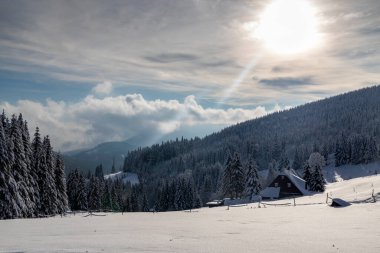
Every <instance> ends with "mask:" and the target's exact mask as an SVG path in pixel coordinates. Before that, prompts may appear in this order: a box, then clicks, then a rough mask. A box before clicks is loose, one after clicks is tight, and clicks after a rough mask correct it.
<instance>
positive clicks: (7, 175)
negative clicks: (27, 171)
mask: <svg viewBox="0 0 380 253" xmlns="http://www.w3.org/2000/svg"><path fill="white" fill-rule="evenodd" d="M2 116H3V117H5V113H4V111H3V115H2ZM2 121H4V122H5V119H2ZM7 144H8V141H7V136H6V133H5V130H4V127H3V124H1V122H0V168H1V169H0V219H11V218H17V217H21V215H22V210H21V208H20V206H19V204H18V199H19V198H20V195H19V194H18V187H17V183H16V181H15V180H14V179H13V175H12V173H11V168H10V167H11V162H12V160H11V157H10V154H9V151H11V150H9V149H8V145H7Z"/></svg>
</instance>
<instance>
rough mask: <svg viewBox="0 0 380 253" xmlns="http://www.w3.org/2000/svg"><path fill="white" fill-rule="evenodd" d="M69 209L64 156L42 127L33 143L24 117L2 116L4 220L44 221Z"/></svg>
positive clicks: (0, 211) (0, 206) (0, 215)
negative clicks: (43, 131) (26, 219)
mask: <svg viewBox="0 0 380 253" xmlns="http://www.w3.org/2000/svg"><path fill="white" fill-rule="evenodd" d="M67 208H68V203H67V195H66V182H65V172H64V164H63V159H62V156H61V155H60V154H59V153H56V152H54V150H53V148H52V147H51V144H50V139H49V136H44V137H41V135H40V132H39V129H38V127H37V128H36V131H35V133H34V138H33V140H32V142H31V141H30V135H29V130H28V123H27V121H25V120H24V119H23V117H22V114H20V115H19V116H18V117H17V116H16V115H12V117H11V119H10V120H9V118H8V117H7V116H6V115H5V112H4V111H3V113H2V114H1V116H0V219H11V218H32V217H44V216H50V215H56V214H62V213H64V212H66V210H67Z"/></svg>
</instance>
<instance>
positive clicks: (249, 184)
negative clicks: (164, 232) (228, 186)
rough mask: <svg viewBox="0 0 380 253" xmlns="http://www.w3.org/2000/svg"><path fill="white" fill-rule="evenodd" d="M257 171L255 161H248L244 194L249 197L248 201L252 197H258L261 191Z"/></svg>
mask: <svg viewBox="0 0 380 253" xmlns="http://www.w3.org/2000/svg"><path fill="white" fill-rule="evenodd" d="M257 169H258V168H257V164H256V162H255V160H253V159H250V160H249V163H248V169H247V175H246V183H245V194H246V195H247V196H248V197H249V199H250V200H252V197H253V196H254V195H258V194H259V192H260V191H261V184H260V180H259V175H258V172H257Z"/></svg>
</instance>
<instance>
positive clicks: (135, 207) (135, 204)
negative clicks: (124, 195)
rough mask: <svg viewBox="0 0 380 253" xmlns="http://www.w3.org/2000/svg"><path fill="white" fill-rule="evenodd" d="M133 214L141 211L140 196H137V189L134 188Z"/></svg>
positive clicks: (132, 197) (131, 198)
mask: <svg viewBox="0 0 380 253" xmlns="http://www.w3.org/2000/svg"><path fill="white" fill-rule="evenodd" d="M130 200H131V212H138V211H140V205H139V200H138V194H137V188H136V187H133V188H132V192H131V197H130Z"/></svg>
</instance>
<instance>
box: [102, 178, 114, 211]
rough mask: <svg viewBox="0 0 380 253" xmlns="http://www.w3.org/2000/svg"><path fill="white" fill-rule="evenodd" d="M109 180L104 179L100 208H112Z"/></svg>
mask: <svg viewBox="0 0 380 253" xmlns="http://www.w3.org/2000/svg"><path fill="white" fill-rule="evenodd" d="M110 185H111V180H110V179H109V180H105V181H104V189H103V194H102V209H105V210H113V207H112V200H111V190H110Z"/></svg>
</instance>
